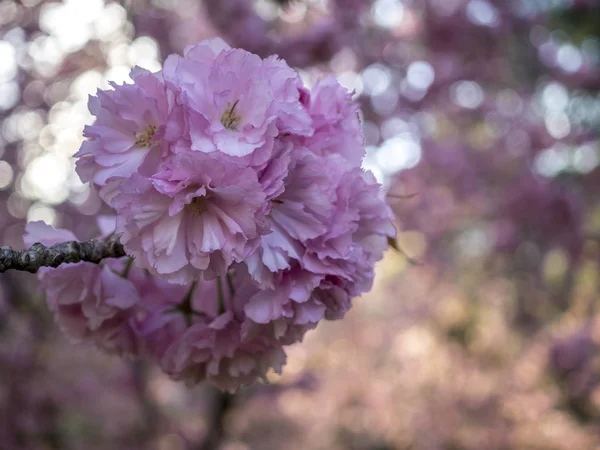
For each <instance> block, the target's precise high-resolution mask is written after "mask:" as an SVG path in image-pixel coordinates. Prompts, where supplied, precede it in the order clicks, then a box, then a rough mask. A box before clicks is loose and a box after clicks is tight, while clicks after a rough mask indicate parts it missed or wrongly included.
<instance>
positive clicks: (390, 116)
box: [0, 0, 600, 450]
mask: <svg viewBox="0 0 600 450" xmlns="http://www.w3.org/2000/svg"><path fill="white" fill-rule="evenodd" d="M212 36H222V37H223V38H224V39H225V40H227V41H228V42H229V43H230V44H231V45H232V46H235V47H243V48H246V49H247V50H249V51H252V52H255V53H258V54H259V55H261V56H267V55H270V54H273V53H277V54H279V55H280V56H281V57H283V58H285V59H286V60H287V61H288V62H289V64H290V65H292V66H293V67H294V68H297V69H298V70H299V71H300V73H301V75H302V78H303V80H304V82H305V83H306V84H307V85H312V84H313V83H314V82H315V80H317V79H318V78H319V77H320V76H323V75H324V74H327V73H334V74H336V75H337V76H338V78H339V80H340V82H341V83H342V84H343V85H344V86H346V87H348V88H349V89H350V90H354V96H355V98H356V100H357V101H358V102H360V103H361V105H362V118H363V124H364V132H365V137H366V144H367V157H366V158H365V161H364V166H365V167H366V168H368V169H370V170H372V171H374V173H375V174H376V175H377V177H378V179H379V180H380V181H381V182H382V183H383V185H384V188H385V190H386V192H388V200H389V202H390V204H391V205H392V207H393V209H394V211H395V213H396V216H397V224H398V228H399V230H400V233H399V236H398V240H397V242H396V247H397V248H398V250H390V251H389V252H388V254H387V255H386V257H385V259H384V260H383V261H382V262H381V263H380V264H379V266H378V276H377V278H376V282H375V286H374V288H373V290H372V292H370V293H369V294H367V295H364V296H363V297H362V298H360V299H357V300H356V301H355V306H354V309H353V310H352V311H351V312H350V313H349V314H348V315H347V316H346V318H345V319H344V320H343V321H340V322H329V323H322V324H321V325H320V326H319V327H318V329H317V330H315V331H312V332H310V333H309V334H308V335H307V338H306V339H305V341H304V342H303V343H302V344H299V345H296V346H293V347H291V348H289V352H288V353H289V358H288V361H289V362H288V365H287V366H286V367H285V369H284V374H283V376H281V377H279V376H276V375H273V376H271V377H270V380H271V383H270V384H267V385H263V384H261V385H255V386H252V387H249V388H245V389H243V390H241V391H240V392H239V393H237V394H236V395H234V396H228V395H222V394H219V393H217V392H216V391H214V390H211V389H210V388H208V387H205V386H199V387H195V388H192V389H189V388H186V387H185V386H184V385H183V384H181V383H175V382H172V381H170V380H169V379H168V378H167V377H166V376H165V375H163V374H162V373H161V372H160V371H159V370H158V369H157V368H155V367H152V366H148V365H146V364H145V363H144V362H139V361H138V362H135V361H128V360H122V359H118V358H116V357H110V356H107V355H104V354H102V353H101V352H100V351H98V350H95V349H93V348H91V347H89V346H85V345H82V344H79V345H74V344H71V343H69V342H67V340H66V339H65V338H63V336H62V335H61V332H60V330H59V329H58V328H57V327H56V326H55V325H54V324H53V323H52V317H51V316H50V314H49V313H48V311H47V309H46V307H45V304H44V302H43V298H42V296H41V294H40V292H38V291H37V289H36V286H35V281H34V277H33V276H31V275H28V274H14V273H7V274H4V275H2V278H1V279H0V448H2V449H7V450H13V449H32V450H46V449H67V450H69V449H82V448H85V449H87V450H96V449H98V450H100V449H132V450H134V449H140V450H141V449H158V450H167V449H168V450H187V449H198V450H201V449H223V450H250V449H252V450H254V449H257V450H269V449H282V448H285V449H290V450H295V449H315V450H318V449H323V450H325V449H327V450H337V449H350V450H387V449H389V450H392V449H414V450H481V449H492V450H504V449H506V450H508V449H539V450H554V449H556V450H561V449H569V450H587V449H600V311H599V305H600V302H599V300H600V295H599V293H600V268H599V266H600V196H599V195H598V194H600V167H599V166H600V148H599V141H598V139H599V135H600V91H599V89H600V2H598V1H597V0H374V1H373V0H290V1H287V0H205V1H201V0H128V1H121V2H118V1H110V0H64V1H40V0H20V1H14V0H0V242H1V243H2V245H11V246H14V247H18V248H20V247H22V239H21V237H22V233H23V228H24V225H25V223H26V222H28V221H33V220H44V221H46V222H48V223H50V224H53V225H55V226H57V227H63V228H69V229H72V230H73V231H74V232H75V233H76V234H77V235H78V236H80V237H91V236H93V235H94V234H95V231H96V229H95V216H96V215H98V214H100V213H105V212H108V211H105V210H104V209H103V206H102V204H101V202H100V200H99V198H98V197H97V195H96V194H95V193H94V192H91V191H90V189H89V187H88V186H86V185H83V184H81V182H80V181H79V180H78V178H77V176H76V175H75V173H74V171H73V167H74V164H73V163H74V161H73V159H72V155H73V153H75V152H76V151H77V149H78V147H79V145H80V143H81V133H82V129H83V126H84V125H85V124H88V123H90V122H91V116H90V115H89V113H88V111H87V96H88V95H89V94H93V93H94V92H95V91H96V89H98V88H107V87H108V83H107V82H108V81H109V80H110V81H117V82H119V83H120V82H124V81H127V80H128V73H129V70H130V68H131V67H132V66H134V65H139V66H141V67H144V68H147V69H150V70H158V69H160V67H161V62H162V61H163V60H164V58H165V57H166V55H168V54H169V53H173V52H179V53H181V52H182V50H183V48H184V47H185V46H186V45H188V44H191V43H195V42H197V41H199V40H201V39H204V38H207V37H212Z"/></svg>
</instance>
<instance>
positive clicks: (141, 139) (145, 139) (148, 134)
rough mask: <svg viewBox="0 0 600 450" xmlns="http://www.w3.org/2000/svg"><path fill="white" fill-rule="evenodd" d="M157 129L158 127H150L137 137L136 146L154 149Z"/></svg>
mask: <svg viewBox="0 0 600 450" xmlns="http://www.w3.org/2000/svg"><path fill="white" fill-rule="evenodd" d="M156 129H157V127H156V125H148V126H147V127H146V128H145V129H144V131H142V132H141V133H139V134H138V135H137V136H136V139H135V145H137V146H138V147H144V148H150V147H152V146H153V145H154V142H153V141H152V138H153V137H154V133H156Z"/></svg>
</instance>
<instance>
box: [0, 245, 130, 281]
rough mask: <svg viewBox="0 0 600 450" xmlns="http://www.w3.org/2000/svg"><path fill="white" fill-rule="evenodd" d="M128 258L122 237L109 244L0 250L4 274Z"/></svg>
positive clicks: (0, 248)
mask: <svg viewBox="0 0 600 450" xmlns="http://www.w3.org/2000/svg"><path fill="white" fill-rule="evenodd" d="M125 255H126V253H125V249H124V248H123V245H122V244H121V243H120V242H119V241H118V237H113V238H111V239H109V240H107V241H98V240H95V239H91V240H89V241H85V242H77V241H69V242H62V243H60V244H56V245H53V246H51V247H47V246H45V245H42V244H40V243H39V242H38V243H35V244H33V245H32V246H31V247H30V248H29V249H27V250H14V249H12V248H10V247H0V273H3V272H6V271H7V270H11V269H13V270H21V271H24V272H31V273H36V272H37V271H38V270H39V269H40V267H58V266H60V265H61V264H64V263H77V262H80V261H85V262H91V263H94V264H98V263H99V262H100V261H102V260H103V259H105V258H120V257H122V256H125Z"/></svg>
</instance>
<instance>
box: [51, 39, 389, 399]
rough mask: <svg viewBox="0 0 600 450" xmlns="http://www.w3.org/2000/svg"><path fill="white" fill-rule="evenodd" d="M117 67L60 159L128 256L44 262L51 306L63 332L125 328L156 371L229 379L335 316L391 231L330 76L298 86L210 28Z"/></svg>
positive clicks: (247, 373)
mask: <svg viewBox="0 0 600 450" xmlns="http://www.w3.org/2000/svg"><path fill="white" fill-rule="evenodd" d="M133 78H134V84H133V85H125V86H115V90H114V91H109V92H103V91H100V92H99V94H98V98H96V99H92V100H91V101H90V109H91V110H92V113H94V114H95V115H96V116H97V120H96V123H95V124H94V125H93V126H91V127H88V128H87V129H86V136H87V137H88V138H89V140H88V141H87V142H86V143H85V144H84V146H82V149H81V151H80V152H79V154H78V156H79V157H80V160H79V162H78V170H79V173H80V175H81V176H82V178H83V179H85V180H92V181H93V182H94V184H95V185H97V186H99V187H100V188H101V194H102V196H103V198H104V200H105V201H107V202H108V203H109V205H111V206H112V207H113V208H114V209H115V210H116V214H117V220H116V227H114V231H115V232H116V233H119V234H120V235H121V242H122V243H123V244H124V246H125V249H126V251H127V252H128V254H130V255H131V256H133V257H135V260H134V261H135V264H136V266H137V267H136V268H135V270H131V271H129V273H128V277H127V279H125V278H124V277H123V276H122V275H124V270H121V268H120V267H115V266H114V265H115V264H121V265H122V264H123V261H115V262H108V263H105V264H104V265H103V266H102V267H89V266H87V265H83V266H81V267H80V266H77V267H72V268H69V267H65V268H59V269H57V271H58V272H49V275H45V277H47V278H46V282H47V283H46V285H45V286H46V288H47V289H48V292H49V295H50V296H51V297H52V299H53V301H52V303H51V305H52V308H53V309H54V310H55V311H57V315H59V316H60V315H61V314H62V316H61V317H63V319H61V320H62V321H63V322H65V323H67V322H68V323H69V327H72V329H71V331H70V332H71V334H78V335H79V336H82V337H84V338H93V337H92V336H96V335H98V332H97V330H104V328H106V329H108V330H112V331H111V332H112V334H110V336H112V337H111V338H108V337H104V336H107V335H105V334H102V336H103V339H100V341H101V342H102V345H103V346H104V347H108V345H107V344H106V343H107V342H116V343H120V342H122V341H127V337H126V336H131V339H129V341H128V342H129V344H128V345H129V346H130V347H136V349H137V353H138V354H139V353H142V352H143V353H144V354H146V355H148V356H149V357H151V358H152V359H154V360H155V361H157V362H158V363H159V364H160V366H161V368H162V369H163V370H164V371H165V372H166V373H168V374H169V375H171V376H172V377H173V378H175V379H181V380H185V381H187V382H189V383H197V382H199V381H201V380H209V381H210V382H211V383H213V384H215V385H216V386H218V387H220V388H222V389H226V390H235V389H237V388H238V387H239V386H240V385H243V384H247V383H251V382H253V381H254V380H256V379H259V378H264V377H265V374H266V372H267V370H270V369H271V368H272V369H274V370H276V371H280V370H281V367H282V365H283V364H284V363H285V352H284V351H283V348H282V347H283V346H284V345H288V344H291V343H294V342H298V341H300V340H302V338H303V336H304V334H305V333H306V332H307V331H308V330H310V329H312V328H314V327H316V326H317V324H318V323H319V322H320V321H321V320H324V319H330V320H333V319H339V318H341V317H343V316H344V314H345V313H346V312H347V311H348V310H349V309H350V307H351V305H352V299H353V298H354V297H355V296H357V295H360V294H361V293H363V292H365V291H366V290H368V289H369V288H370V287H371V284H372V281H373V276H374V271H373V266H374V264H375V262H376V261H377V260H379V259H380V258H381V257H382V254H383V251H384V249H385V248H386V247H387V242H388V241H387V240H388V238H389V237H392V236H394V234H395V229H394V226H393V223H392V216H391V213H390V210H389V208H388V207H387V206H386V205H385V203H384V202H383V200H382V196H381V193H380V187H379V185H378V184H377V183H376V182H375V179H374V178H373V176H372V175H371V174H369V173H366V172H363V171H362V169H361V168H360V164H361V161H362V158H363V156H364V153H365V150H364V142H363V136H362V132H361V126H360V121H359V117H358V106H357V105H356V104H355V103H353V102H352V99H351V95H350V94H349V93H348V92H347V91H346V90H345V89H344V88H342V87H341V86H340V85H339V83H337V81H336V80H335V78H333V77H329V78H325V79H324V80H321V81H320V82H319V83H317V85H316V86H315V88H314V90H313V92H312V93H311V92H309V91H308V90H307V89H306V88H304V87H303V86H302V84H301V81H300V78H299V76H298V74H297V73H296V72H294V71H293V70H292V69H290V68H289V67H288V66H287V64H286V63H285V62H283V61H281V60H279V59H278V58H277V57H275V56H273V57H269V58H267V59H264V60H263V59H261V58H259V57H258V56H256V55H253V54H251V53H248V52H246V51H244V50H240V49H232V48H230V47H229V46H228V45H227V44H225V43H224V42H223V41H222V40H220V39H212V40H208V41H203V42H201V43H199V44H197V45H194V46H191V47H188V48H187V49H186V50H185V54H184V56H183V57H180V56H176V55H171V56H169V57H168V58H167V60H166V62H165V66H164V69H163V71H162V72H161V73H159V74H149V73H147V72H140V71H135V72H134V74H133ZM109 225H110V226H107V227H106V229H107V232H108V229H111V231H112V229H113V225H112V224H109ZM62 238H65V239H66V238H69V239H71V238H74V236H67V235H66V234H63V235H62ZM142 269H146V271H144V270H142ZM167 282H170V283H174V284H175V285H169V284H168V283H167ZM86 286H88V288H85V287H86ZM113 324H114V325H115V326H114V327H113V326H112V325H113ZM124 324H126V325H124ZM109 325H110V326H109ZM124 346H126V345H125V344H122V345H121V347H124ZM114 347H118V344H115V345H114Z"/></svg>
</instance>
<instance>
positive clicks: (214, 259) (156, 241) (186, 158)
mask: <svg viewBox="0 0 600 450" xmlns="http://www.w3.org/2000/svg"><path fill="white" fill-rule="evenodd" d="M114 204H115V208H116V209H117V213H118V215H119V228H118V231H119V232H124V234H123V237H122V242H123V244H124V245H125V248H126V249H127V251H128V253H130V254H131V255H133V256H135V257H136V263H137V264H138V265H140V266H141V267H144V268H147V269H148V270H150V272H152V273H153V274H154V275H156V276H159V277H164V278H168V279H169V280H170V281H172V282H175V283H179V284H185V283H189V282H191V281H193V280H196V279H198V278H199V277H200V276H201V275H203V274H204V275H205V276H207V277H209V278H210V277H214V276H215V275H218V274H221V275H222V274H224V273H225V272H226V270H227V268H228V267H229V266H230V265H231V263H232V262H234V261H242V260H243V259H244V258H245V257H246V256H247V255H248V254H249V253H250V251H251V250H252V246H253V240H254V239H255V238H257V237H258V236H259V233H260V232H261V228H262V227H263V226H264V225H263V223H262V222H263V217H264V214H265V212H266V208H267V205H266V204H265V194H264V192H263V189H262V186H261V185H260V183H259V182H258V179H257V175H256V172H255V171H253V170H252V169H248V168H247V169H239V168H237V167H235V166H231V165H228V164H226V163H223V162H222V161H220V160H218V159H215V158H213V157H211V156H209V155H206V154H204V153H200V152H199V153H192V154H189V153H188V154H178V155H175V156H174V157H173V158H172V159H171V160H170V161H169V162H168V163H167V164H165V167H164V169H163V170H162V172H160V173H157V174H156V175H155V176H153V177H152V178H143V177H140V176H134V177H132V178H131V180H129V181H128V182H126V183H124V184H123V188H122V193H121V194H119V195H118V196H117V197H116V198H115V200H114Z"/></svg>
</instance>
